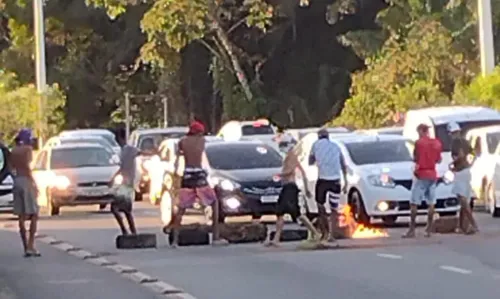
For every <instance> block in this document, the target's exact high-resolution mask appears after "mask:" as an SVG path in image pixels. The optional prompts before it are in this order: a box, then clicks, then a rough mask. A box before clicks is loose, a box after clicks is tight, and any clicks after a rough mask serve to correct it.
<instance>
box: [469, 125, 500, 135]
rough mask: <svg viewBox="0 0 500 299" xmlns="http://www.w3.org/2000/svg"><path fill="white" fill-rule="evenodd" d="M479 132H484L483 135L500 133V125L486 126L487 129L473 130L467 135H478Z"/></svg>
mask: <svg viewBox="0 0 500 299" xmlns="http://www.w3.org/2000/svg"><path fill="white" fill-rule="evenodd" d="M479 132H483V133H494V132H500V125H493V126H486V127H481V128H475V129H471V130H469V132H467V134H477V133H479Z"/></svg>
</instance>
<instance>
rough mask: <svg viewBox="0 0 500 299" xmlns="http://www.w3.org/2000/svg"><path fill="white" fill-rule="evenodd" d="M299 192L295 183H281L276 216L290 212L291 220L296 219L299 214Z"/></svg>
mask: <svg viewBox="0 0 500 299" xmlns="http://www.w3.org/2000/svg"><path fill="white" fill-rule="evenodd" d="M299 192H300V191H299V188H298V187H297V185H296V184H295V183H287V184H285V185H283V188H282V189H281V192H280V195H279V197H278V204H277V205H276V216H283V215H285V214H290V216H291V217H292V219H293V221H294V222H295V221H297V218H298V217H299V215H300V208H299Z"/></svg>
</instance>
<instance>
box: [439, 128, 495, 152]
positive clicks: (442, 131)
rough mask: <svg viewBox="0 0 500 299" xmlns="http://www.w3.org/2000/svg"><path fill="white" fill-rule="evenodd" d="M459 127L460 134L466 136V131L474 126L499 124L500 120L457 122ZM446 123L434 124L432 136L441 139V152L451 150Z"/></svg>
mask: <svg viewBox="0 0 500 299" xmlns="http://www.w3.org/2000/svg"><path fill="white" fill-rule="evenodd" d="M458 124H459V125H460V128H461V129H462V132H461V133H462V136H464V137H465V136H467V133H468V132H469V131H470V130H472V129H476V128H481V127H485V126H492V125H500V120H488V121H470V122H459V123H458ZM447 125H448V124H447V123H446V124H441V125H437V126H435V131H434V136H436V138H438V139H439V140H440V141H441V144H442V146H443V152H449V151H451V137H450V134H449V133H448V130H447V128H446V126H447Z"/></svg>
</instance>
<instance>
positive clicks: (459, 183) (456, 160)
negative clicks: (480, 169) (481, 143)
mask: <svg viewBox="0 0 500 299" xmlns="http://www.w3.org/2000/svg"><path fill="white" fill-rule="evenodd" d="M448 132H449V134H450V135H451V138H452V140H451V157H452V158H453V162H452V163H451V164H450V170H452V171H453V172H454V173H455V179H454V181H453V189H452V192H453V194H456V195H457V198H458V200H459V202H460V218H459V228H458V229H459V230H461V231H462V232H464V233H466V234H475V233H477V232H478V231H479V229H478V227H477V224H476V221H475V220H474V216H473V215H472V209H471V205H470V201H471V198H472V187H471V173H470V166H471V164H472V163H474V161H472V163H470V162H469V160H468V158H469V155H472V148H471V146H470V144H469V142H468V141H467V140H465V138H463V137H462V134H461V129H460V126H459V125H458V124H457V123H456V122H451V123H449V124H448ZM467 221H468V223H469V224H470V225H467V227H465V224H466V223H467Z"/></svg>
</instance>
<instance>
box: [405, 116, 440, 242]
mask: <svg viewBox="0 0 500 299" xmlns="http://www.w3.org/2000/svg"><path fill="white" fill-rule="evenodd" d="M417 132H418V136H419V137H420V138H419V139H418V140H417V142H416V143H415V150H414V152H413V160H414V161H415V171H414V174H415V178H416V180H415V181H414V183H413V186H412V189H411V199H410V209H411V215H410V229H409V230H408V232H407V233H406V234H405V235H404V236H403V237H405V238H414V237H415V227H416V219H417V212H418V206H419V205H420V204H421V203H422V199H423V198H426V199H427V205H428V211H427V228H426V230H425V236H426V237H430V236H431V233H432V223H433V220H434V205H435V204H436V180H437V172H436V164H438V163H440V162H441V149H442V146H441V142H440V141H439V140H437V139H434V138H430V137H429V127H428V126H427V125H425V124H421V125H419V126H418V127H417Z"/></svg>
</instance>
